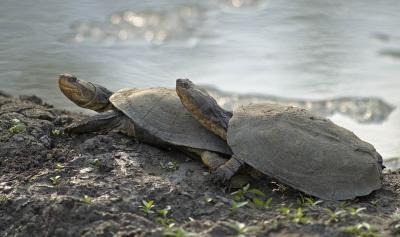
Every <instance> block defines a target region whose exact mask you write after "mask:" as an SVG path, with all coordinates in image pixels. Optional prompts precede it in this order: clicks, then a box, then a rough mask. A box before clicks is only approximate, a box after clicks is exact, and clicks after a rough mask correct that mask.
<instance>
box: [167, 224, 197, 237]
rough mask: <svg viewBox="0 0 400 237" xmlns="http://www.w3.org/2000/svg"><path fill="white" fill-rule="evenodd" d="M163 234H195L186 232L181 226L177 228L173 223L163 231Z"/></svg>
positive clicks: (174, 236) (184, 236) (171, 236)
mask: <svg viewBox="0 0 400 237" xmlns="http://www.w3.org/2000/svg"><path fill="white" fill-rule="evenodd" d="M163 236H168V237H192V236H197V235H196V234H195V233H191V232H188V231H186V230H184V229H183V228H182V227H179V228H173V225H172V226H171V227H168V228H167V229H166V230H165V231H164V232H163Z"/></svg>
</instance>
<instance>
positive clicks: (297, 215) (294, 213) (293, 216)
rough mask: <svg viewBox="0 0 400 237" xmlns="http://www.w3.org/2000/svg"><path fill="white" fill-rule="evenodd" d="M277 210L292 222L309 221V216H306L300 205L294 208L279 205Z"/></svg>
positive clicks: (303, 222)
mask: <svg viewBox="0 0 400 237" xmlns="http://www.w3.org/2000/svg"><path fill="white" fill-rule="evenodd" d="M278 211H279V212H280V213H281V214H282V215H285V216H287V217H288V218H289V220H290V221H291V222H293V223H297V224H307V223H309V222H310V218H309V217H307V216H306V215H305V213H304V211H303V209H302V208H301V207H299V208H297V209H296V210H294V209H291V208H290V206H289V207H281V208H278Z"/></svg>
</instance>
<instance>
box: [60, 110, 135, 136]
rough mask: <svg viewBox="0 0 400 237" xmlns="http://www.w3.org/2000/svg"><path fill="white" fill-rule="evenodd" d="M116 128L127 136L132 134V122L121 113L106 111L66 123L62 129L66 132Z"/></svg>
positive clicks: (76, 132) (98, 130) (104, 130)
mask: <svg viewBox="0 0 400 237" xmlns="http://www.w3.org/2000/svg"><path fill="white" fill-rule="evenodd" d="M113 129H118V130H119V131H120V132H123V133H126V134H127V135H128V136H134V135H135V130H134V126H133V122H132V121H131V120H130V119H129V118H127V117H126V116H125V115H124V114H123V113H121V112H118V111H108V112H103V113H99V114H96V115H94V116H92V117H89V118H85V119H82V120H80V121H78V122H75V123H72V124H70V125H68V126H67V127H66V128H65V129H64V131H65V132H67V133H75V134H81V133H90V132H100V131H102V132H109V131H111V130H113Z"/></svg>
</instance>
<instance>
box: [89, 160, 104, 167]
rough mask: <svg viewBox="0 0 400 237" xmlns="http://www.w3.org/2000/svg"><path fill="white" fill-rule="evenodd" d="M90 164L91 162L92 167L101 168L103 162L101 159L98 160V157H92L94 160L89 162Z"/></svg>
mask: <svg viewBox="0 0 400 237" xmlns="http://www.w3.org/2000/svg"><path fill="white" fill-rule="evenodd" d="M91 164H92V165H93V166H94V167H96V169H101V166H102V165H103V164H102V163H101V160H99V159H94V160H93V161H92V162H91Z"/></svg>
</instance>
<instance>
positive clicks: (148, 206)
mask: <svg viewBox="0 0 400 237" xmlns="http://www.w3.org/2000/svg"><path fill="white" fill-rule="evenodd" d="M142 204H143V205H141V206H140V208H141V209H142V211H143V212H144V213H146V215H149V214H151V213H154V211H153V210H152V209H153V208H154V207H155V204H154V201H153V200H149V201H146V200H142Z"/></svg>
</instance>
